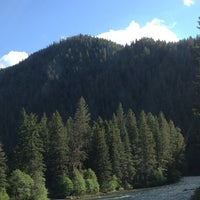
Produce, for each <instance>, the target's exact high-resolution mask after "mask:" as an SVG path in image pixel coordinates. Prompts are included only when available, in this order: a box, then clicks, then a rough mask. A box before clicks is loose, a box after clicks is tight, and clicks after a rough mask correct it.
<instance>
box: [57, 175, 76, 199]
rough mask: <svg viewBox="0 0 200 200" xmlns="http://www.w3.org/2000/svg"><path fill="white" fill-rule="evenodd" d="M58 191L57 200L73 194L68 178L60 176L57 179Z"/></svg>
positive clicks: (70, 181) (71, 183) (71, 184)
mask: <svg viewBox="0 0 200 200" xmlns="http://www.w3.org/2000/svg"><path fill="white" fill-rule="evenodd" d="M58 183H59V187H58V188H59V191H58V195H59V196H58V197H59V198H65V197H67V196H70V195H72V193H73V188H74V187H73V182H72V180H71V179H70V178H68V177H67V176H60V177H59V181H58Z"/></svg>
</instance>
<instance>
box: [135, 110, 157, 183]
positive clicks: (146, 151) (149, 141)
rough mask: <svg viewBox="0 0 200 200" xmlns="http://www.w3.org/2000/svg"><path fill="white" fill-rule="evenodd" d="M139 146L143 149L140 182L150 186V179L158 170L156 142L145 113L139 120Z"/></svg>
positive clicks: (142, 113) (139, 170)
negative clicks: (156, 169)
mask: <svg viewBox="0 0 200 200" xmlns="http://www.w3.org/2000/svg"><path fill="white" fill-rule="evenodd" d="M139 144H140V147H141V155H140V156H141V162H140V164H139V169H138V172H139V176H140V181H141V182H142V183H143V184H144V185H148V183H149V179H150V177H151V176H152V175H153V172H154V170H155V168H156V154H155V141H154V138H153V134H152V132H151V130H150V128H149V127H148V124H147V120H146V114H145V113H144V111H142V112H141V114H140V119H139Z"/></svg>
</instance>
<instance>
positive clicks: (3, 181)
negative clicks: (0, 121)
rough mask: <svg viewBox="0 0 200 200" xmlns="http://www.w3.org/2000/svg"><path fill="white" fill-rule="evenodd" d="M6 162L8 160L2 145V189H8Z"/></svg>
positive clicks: (0, 177) (0, 173)
mask: <svg viewBox="0 0 200 200" xmlns="http://www.w3.org/2000/svg"><path fill="white" fill-rule="evenodd" d="M6 161H7V158H6V155H5V153H4V151H3V147H2V144H1V143H0V189H3V188H5V187H6V171H7V165H6Z"/></svg>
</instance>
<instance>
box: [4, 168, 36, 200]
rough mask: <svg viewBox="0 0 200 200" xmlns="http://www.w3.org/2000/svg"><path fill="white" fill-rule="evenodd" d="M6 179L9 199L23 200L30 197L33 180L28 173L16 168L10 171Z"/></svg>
mask: <svg viewBox="0 0 200 200" xmlns="http://www.w3.org/2000/svg"><path fill="white" fill-rule="evenodd" d="M8 181H9V194H10V197H11V199H18V200H24V199H29V198H30V197H31V190H32V188H33V186H34V182H33V179H32V178H31V177H30V176H29V175H28V174H26V173H24V172H22V171H20V170H19V169H17V170H15V171H13V172H12V174H11V176H10V178H9V180H8Z"/></svg>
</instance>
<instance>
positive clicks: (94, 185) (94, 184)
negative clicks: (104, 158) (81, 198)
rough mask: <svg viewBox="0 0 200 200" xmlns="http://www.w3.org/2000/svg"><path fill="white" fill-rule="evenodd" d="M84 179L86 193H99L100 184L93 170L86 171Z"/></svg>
mask: <svg viewBox="0 0 200 200" xmlns="http://www.w3.org/2000/svg"><path fill="white" fill-rule="evenodd" d="M84 179H85V184H86V192H87V193H88V194H96V193H98V192H99V183H98V181H97V177H96V174H95V172H94V171H92V170H91V169H87V170H85V171H84Z"/></svg>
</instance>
